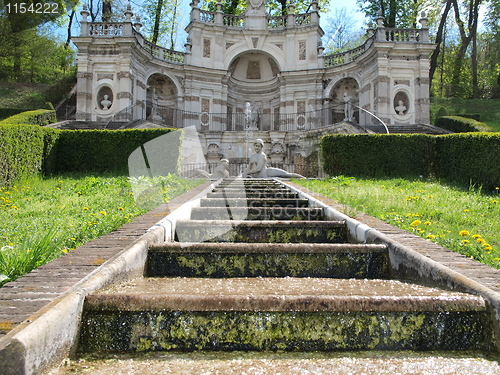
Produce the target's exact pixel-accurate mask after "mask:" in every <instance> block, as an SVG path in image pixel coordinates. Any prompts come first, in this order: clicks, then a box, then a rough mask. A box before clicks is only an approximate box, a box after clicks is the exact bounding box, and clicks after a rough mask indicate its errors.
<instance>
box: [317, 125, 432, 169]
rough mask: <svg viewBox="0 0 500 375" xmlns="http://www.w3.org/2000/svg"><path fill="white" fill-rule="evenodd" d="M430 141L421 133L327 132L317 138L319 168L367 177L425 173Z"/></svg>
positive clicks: (429, 157)
mask: <svg viewBox="0 0 500 375" xmlns="http://www.w3.org/2000/svg"><path fill="white" fill-rule="evenodd" d="M434 143H435V138H434V137H432V136H428V135H425V134H418V135H417V134H411V135H408V134H391V135H384V134H376V135H371V134H347V135H329V136H325V137H323V139H322V141H321V151H322V158H323V170H324V171H325V172H326V173H328V174H330V175H339V174H352V175H359V176H370V177H376V176H391V177H407V176H420V175H429V174H430V173H431V172H432V170H431V168H432V163H431V161H432V159H433V156H434V155H433V153H434Z"/></svg>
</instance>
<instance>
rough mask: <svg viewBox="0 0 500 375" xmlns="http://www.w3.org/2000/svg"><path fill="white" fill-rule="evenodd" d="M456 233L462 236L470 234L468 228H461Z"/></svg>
mask: <svg viewBox="0 0 500 375" xmlns="http://www.w3.org/2000/svg"><path fill="white" fill-rule="evenodd" d="M458 234H459V235H460V236H462V237H468V236H469V235H470V233H469V231H468V230H461V231H460V233H458Z"/></svg>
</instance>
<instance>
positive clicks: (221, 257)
mask: <svg viewBox="0 0 500 375" xmlns="http://www.w3.org/2000/svg"><path fill="white" fill-rule="evenodd" d="M388 271H389V258H388V253H387V247H386V246H385V245H373V244H370V245H368V244H303V243H301V244H283V243H281V244H267V243H252V244H246V243H217V244H214V243H182V244H180V243H171V242H170V243H164V244H161V245H153V246H152V247H150V249H149V252H148V259H147V261H146V270H145V276H147V277H172V276H191V277H213V278H223V277H288V276H291V277H330V278H337V279H340V278H343V279H349V278H368V279H380V278H388V277H389V272H388Z"/></svg>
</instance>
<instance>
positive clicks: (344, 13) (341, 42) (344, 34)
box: [323, 8, 365, 53]
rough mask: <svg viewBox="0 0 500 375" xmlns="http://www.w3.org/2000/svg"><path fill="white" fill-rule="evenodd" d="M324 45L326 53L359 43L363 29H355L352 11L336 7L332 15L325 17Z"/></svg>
mask: <svg viewBox="0 0 500 375" xmlns="http://www.w3.org/2000/svg"><path fill="white" fill-rule="evenodd" d="M327 25H328V26H327V27H326V30H325V35H324V38H323V39H324V41H325V43H324V45H325V49H326V52H327V53H335V52H338V51H342V50H346V49H349V48H354V47H355V46H358V45H360V44H361V40H362V38H363V37H364V36H365V30H362V29H358V30H357V29H356V21H355V20H354V17H353V12H352V11H350V12H349V11H348V10H347V8H336V9H335V10H334V13H333V15H331V16H329V17H328V18H327Z"/></svg>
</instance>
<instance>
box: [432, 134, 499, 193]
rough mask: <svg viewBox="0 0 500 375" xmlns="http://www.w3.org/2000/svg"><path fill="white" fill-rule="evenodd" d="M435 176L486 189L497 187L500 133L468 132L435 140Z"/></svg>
mask: <svg viewBox="0 0 500 375" xmlns="http://www.w3.org/2000/svg"><path fill="white" fill-rule="evenodd" d="M437 155H438V156H439V160H438V163H437V164H438V165H439V171H438V174H439V176H440V177H442V178H445V179H447V180H450V181H453V182H457V183H459V184H462V185H466V186H467V185H468V184H471V183H472V184H475V185H478V186H482V187H483V188H484V189H486V190H492V189H495V188H496V187H499V186H500V134H499V133H467V134H448V135H444V136H439V137H437Z"/></svg>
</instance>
